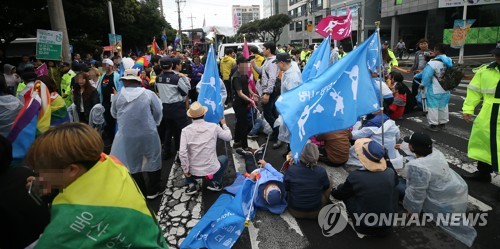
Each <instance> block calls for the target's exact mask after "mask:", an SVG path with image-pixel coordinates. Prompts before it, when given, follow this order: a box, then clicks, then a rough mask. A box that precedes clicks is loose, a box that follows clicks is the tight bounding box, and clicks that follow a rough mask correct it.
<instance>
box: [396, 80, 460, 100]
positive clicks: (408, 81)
mask: <svg viewBox="0 0 500 249" xmlns="http://www.w3.org/2000/svg"><path fill="white" fill-rule="evenodd" d="M403 82H405V83H408V84H410V85H411V84H412V81H411V80H404V81H403ZM469 83H470V80H462V81H461V82H460V84H459V85H458V86H457V88H455V89H454V90H453V91H451V94H452V95H454V96H458V97H465V96H466V95H467V86H468V85H469Z"/></svg>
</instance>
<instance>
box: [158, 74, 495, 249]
mask: <svg viewBox="0 0 500 249" xmlns="http://www.w3.org/2000/svg"><path fill="white" fill-rule="evenodd" d="M464 84H465V83H464ZM461 87H466V86H461ZM457 93H458V94H460V92H457ZM457 105H458V103H457ZM451 109H452V110H450V123H449V125H448V127H447V130H446V131H442V132H440V133H441V134H432V138H433V143H434V148H436V149H438V150H440V151H442V152H443V154H444V155H445V157H446V159H447V161H448V163H449V164H450V165H452V166H454V167H457V168H459V169H461V170H464V171H466V172H470V173H472V172H474V171H476V166H475V164H476V162H475V161H473V160H471V159H469V158H467V153H466V151H467V149H466V147H467V141H468V139H469V137H470V128H469V127H468V126H465V127H462V126H461V125H460V124H461V122H463V119H462V114H461V112H460V111H457V108H456V107H454V108H451ZM233 113H234V112H232V109H228V110H226V111H225V115H226V118H230V117H231V116H232V117H234V115H233ZM426 124H427V120H426V118H425V117H424V116H422V115H419V114H412V115H410V116H408V117H406V118H405V120H403V121H401V123H400V131H401V137H405V136H409V135H411V134H412V133H413V132H415V131H420V129H422V127H423V126H424V125H426ZM450 141H453V142H450ZM248 144H249V146H250V147H252V148H258V147H259V146H260V144H259V143H258V142H257V141H256V140H250V139H249V140H248ZM231 147H232V142H231ZM267 153H275V151H274V150H273V149H271V148H268V152H267ZM231 156H232V161H233V162H234V164H233V166H234V169H235V171H236V172H245V163H244V160H243V158H242V157H241V156H239V155H238V154H236V153H234V151H233V152H232V153H231ZM274 166H275V168H277V169H279V168H280V167H281V165H274ZM320 166H321V167H324V168H325V169H326V171H327V173H328V176H329V177H330V179H331V182H332V183H333V184H334V186H336V185H338V184H340V183H343V182H344V181H345V179H346V178H347V175H348V174H349V172H350V171H351V170H353V167H349V166H346V167H341V168H334V167H329V166H325V165H322V164H321V163H320ZM171 174H174V175H175V170H173V171H172V173H171ZM492 176H493V178H492V179H493V180H492V183H491V184H493V185H494V186H497V187H500V177H497V176H496V175H492ZM175 178H176V177H171V178H169V181H174V180H175ZM173 185H175V183H170V182H169V183H167V186H173ZM174 192H175V190H172V191H169V193H170V194H171V195H173V193H174ZM170 198H172V196H167V195H165V196H164V199H163V200H162V206H164V205H166V204H167V203H168V202H169V201H170ZM181 198H182V196H181ZM190 201H194V203H196V202H198V203H199V204H200V205H201V203H202V202H203V196H202V194H201V193H199V195H198V196H194V197H191V200H190ZM468 201H469V203H468V212H492V210H493V209H494V206H492V205H491V203H487V202H485V201H484V200H483V199H482V198H481V197H480V196H477V195H475V194H472V193H471V191H469V198H468ZM190 205H193V204H190ZM197 206H198V207H199V205H197ZM165 210H168V211H169V212H171V210H172V208H168V207H161V208H160V211H159V216H160V217H168V216H165ZM188 211H189V210H188ZM206 211H207V210H202V213H203V212H206ZM189 217H192V218H193V221H191V223H190V226H191V227H192V226H193V225H194V224H195V222H196V221H197V220H198V219H199V218H200V217H199V216H196V215H192V216H191V214H190V216H189ZM163 222H166V221H163ZM301 222H302V221H299V220H296V219H295V218H293V217H292V216H291V215H290V214H289V213H288V212H285V213H284V214H282V215H279V216H278V215H274V214H270V213H268V212H264V211H258V212H257V214H256V216H255V218H254V220H253V221H252V222H251V224H250V226H249V227H248V232H249V237H250V238H249V240H250V241H249V242H250V243H249V246H248V247H249V248H308V247H311V246H312V245H313V244H315V243H316V244H317V242H315V241H311V239H310V238H308V236H307V230H303V229H307V226H304V225H303V224H302V223H301ZM171 224H172V222H170V223H169V225H170V226H171ZM160 225H161V226H162V228H164V227H166V225H165V224H162V220H160ZM189 229H190V227H189V228H186V233H185V234H187V232H188V231H189ZM434 229H436V228H434ZM164 232H165V238H170V239H172V242H174V244H172V248H175V247H176V246H178V245H179V242H181V241H179V238H178V237H177V239H176V240H174V239H173V238H174V237H173V235H172V234H171V233H172V232H175V233H176V234H178V233H179V228H177V229H175V230H173V231H172V230H169V229H165V230H164ZM279 235H286V236H279ZM184 236H185V235H184ZM360 238H361V237H360ZM181 239H182V238H181ZM325 239H327V238H326V237H325ZM328 239H331V238H328Z"/></svg>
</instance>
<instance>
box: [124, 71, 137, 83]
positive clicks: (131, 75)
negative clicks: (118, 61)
mask: <svg viewBox="0 0 500 249" xmlns="http://www.w3.org/2000/svg"><path fill="white" fill-rule="evenodd" d="M138 75H139V69H127V70H125V72H124V73H123V77H121V78H120V80H135V81H139V82H141V78H140V77H139V76H138Z"/></svg>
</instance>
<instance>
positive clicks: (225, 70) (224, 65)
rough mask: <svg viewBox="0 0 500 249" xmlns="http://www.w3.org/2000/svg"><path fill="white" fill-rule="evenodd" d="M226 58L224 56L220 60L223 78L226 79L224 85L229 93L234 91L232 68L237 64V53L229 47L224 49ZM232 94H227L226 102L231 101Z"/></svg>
mask: <svg viewBox="0 0 500 249" xmlns="http://www.w3.org/2000/svg"><path fill="white" fill-rule="evenodd" d="M224 54H225V56H224V58H222V60H221V62H220V72H221V75H222V80H223V81H224V85H225V86H226V89H227V91H228V92H229V93H231V92H232V90H231V89H232V88H231V78H230V76H231V69H233V67H235V66H236V60H235V59H234V56H235V53H234V51H233V50H232V49H230V48H228V49H226V50H225V51H224ZM229 96H230V95H228V96H227V99H226V103H224V104H226V105H227V104H228V103H229V102H232V101H231V98H230V97H229Z"/></svg>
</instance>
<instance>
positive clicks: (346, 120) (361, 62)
mask: <svg viewBox="0 0 500 249" xmlns="http://www.w3.org/2000/svg"><path fill="white" fill-rule="evenodd" d="M379 46H380V42H379V41H378V31H377V32H375V33H374V34H373V35H372V36H370V38H368V40H366V41H365V42H364V43H362V44H361V45H360V46H359V47H358V48H357V49H355V50H354V51H353V52H351V53H349V54H348V55H347V56H346V57H345V58H344V59H342V60H340V61H338V62H337V63H335V64H334V65H332V66H331V67H329V68H328V69H327V70H326V71H325V72H324V73H323V74H321V75H319V76H318V77H315V78H312V79H311V80H309V81H308V82H305V84H301V85H299V86H298V87H296V88H294V89H293V90H291V91H289V92H287V93H285V94H283V95H281V96H280V97H279V98H278V100H277V101H276V107H277V108H278V110H279V112H280V113H281V115H282V116H283V120H284V122H285V124H286V126H287V127H288V129H289V130H290V133H291V139H290V146H291V149H292V153H293V157H294V158H295V159H298V157H299V155H300V153H301V151H302V148H303V147H304V145H305V144H306V143H307V140H308V139H309V138H310V137H311V136H314V135H317V134H321V133H326V132H332V131H337V130H343V129H347V128H349V127H351V126H352V125H354V123H356V121H357V119H358V118H359V117H360V116H362V115H366V114H368V113H372V112H375V111H377V110H379V109H380V104H379V100H378V98H377V96H376V94H375V90H374V87H373V83H372V79H371V75H370V69H369V68H373V66H372V65H373V63H374V64H375V65H376V64H377V63H378V62H377V61H375V62H373V60H372V59H375V60H378V59H379V58H380V57H379V55H378V54H374V53H369V51H370V49H371V48H372V47H377V48H379Z"/></svg>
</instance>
